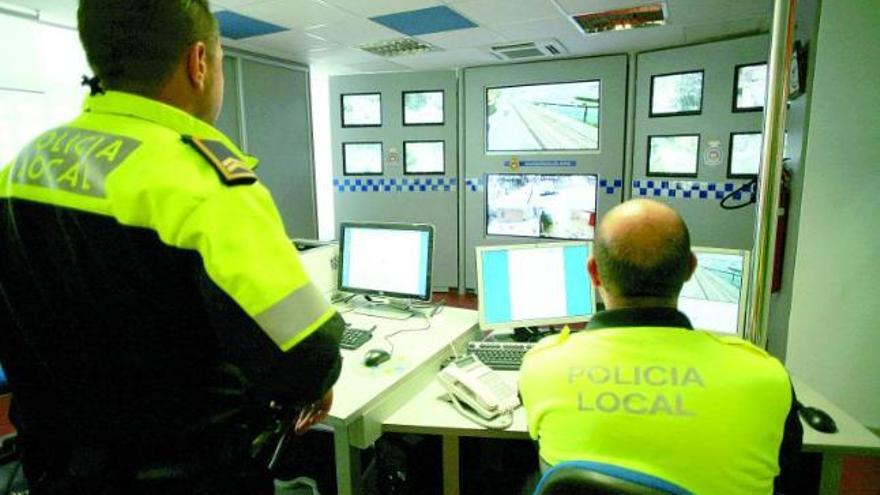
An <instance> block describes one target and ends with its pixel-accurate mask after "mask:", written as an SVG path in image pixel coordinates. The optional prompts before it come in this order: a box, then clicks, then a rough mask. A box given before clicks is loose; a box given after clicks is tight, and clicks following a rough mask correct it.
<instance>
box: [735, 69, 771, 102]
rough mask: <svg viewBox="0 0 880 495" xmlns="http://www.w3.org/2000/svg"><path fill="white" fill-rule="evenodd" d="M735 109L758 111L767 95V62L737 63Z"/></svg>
mask: <svg viewBox="0 0 880 495" xmlns="http://www.w3.org/2000/svg"><path fill="white" fill-rule="evenodd" d="M733 91H734V95H733V111H734V112H758V111H761V110H763V109H764V99H765V98H766V96H767V64H766V63H763V62H762V63H760V64H748V65H737V66H736V69H735V72H734V81H733Z"/></svg>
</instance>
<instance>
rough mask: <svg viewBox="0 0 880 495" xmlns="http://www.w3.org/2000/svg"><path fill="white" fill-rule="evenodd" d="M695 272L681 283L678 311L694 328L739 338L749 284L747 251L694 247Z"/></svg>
mask: <svg viewBox="0 0 880 495" xmlns="http://www.w3.org/2000/svg"><path fill="white" fill-rule="evenodd" d="M693 252H694V254H695V255H696V256H697V270H696V271H695V272H694V275H693V277H691V279H690V280H689V281H688V282H687V283H685V284H684V287H682V289H681V294H680V295H679V297H678V309H679V310H680V311H681V312H682V313H684V314H686V315H687V316H688V318H690V320H691V323H692V324H693V325H694V328H696V329H699V330H710V331H713V332H719V333H724V334H731V335H742V333H743V324H744V322H745V309H746V300H747V299H746V298H747V297H748V283H749V252H748V251H741V250H736V249H716V248H707V247H694V248H693Z"/></svg>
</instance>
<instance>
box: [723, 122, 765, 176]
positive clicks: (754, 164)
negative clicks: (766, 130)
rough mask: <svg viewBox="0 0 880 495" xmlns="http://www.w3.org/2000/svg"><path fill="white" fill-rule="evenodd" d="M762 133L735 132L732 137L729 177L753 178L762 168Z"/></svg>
mask: <svg viewBox="0 0 880 495" xmlns="http://www.w3.org/2000/svg"><path fill="white" fill-rule="evenodd" d="M761 141H762V134H761V133H760V132H734V133H731V135H730V154H729V158H728V170H727V175H728V176H729V177H753V176H755V175H758V170H759V169H760V168H761Z"/></svg>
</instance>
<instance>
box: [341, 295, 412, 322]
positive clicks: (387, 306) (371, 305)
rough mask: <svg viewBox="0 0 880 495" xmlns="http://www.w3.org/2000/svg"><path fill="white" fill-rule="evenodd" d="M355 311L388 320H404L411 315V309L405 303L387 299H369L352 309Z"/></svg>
mask: <svg viewBox="0 0 880 495" xmlns="http://www.w3.org/2000/svg"><path fill="white" fill-rule="evenodd" d="M354 312H355V313H357V314H360V315H366V316H375V317H378V318H386V319H389V320H406V319H409V318H411V317H412V316H413V314H414V313H413V311H412V310H411V309H410V308H409V305H408V304H406V303H400V302H394V301H391V300H388V301H381V300H380V301H370V302H367V303H366V304H364V305H362V306H358V308H357V309H355V310H354Z"/></svg>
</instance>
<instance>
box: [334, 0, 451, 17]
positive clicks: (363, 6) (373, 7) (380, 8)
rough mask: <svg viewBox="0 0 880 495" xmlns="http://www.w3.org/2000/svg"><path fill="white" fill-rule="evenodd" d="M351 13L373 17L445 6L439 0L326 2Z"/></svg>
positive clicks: (339, 0)
mask: <svg viewBox="0 0 880 495" xmlns="http://www.w3.org/2000/svg"><path fill="white" fill-rule="evenodd" d="M325 1H326V3H328V4H333V5H335V6H337V7H340V8H342V9H345V10H348V11H349V12H352V13H355V14H358V15H362V16H364V17H373V16H377V15H385V14H393V13H396V12H406V11H409V10H416V9H424V8H427V7H436V6H438V5H443V4H442V3H441V2H440V1H439V0H325Z"/></svg>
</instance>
